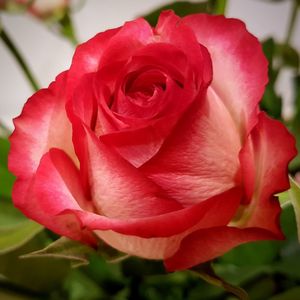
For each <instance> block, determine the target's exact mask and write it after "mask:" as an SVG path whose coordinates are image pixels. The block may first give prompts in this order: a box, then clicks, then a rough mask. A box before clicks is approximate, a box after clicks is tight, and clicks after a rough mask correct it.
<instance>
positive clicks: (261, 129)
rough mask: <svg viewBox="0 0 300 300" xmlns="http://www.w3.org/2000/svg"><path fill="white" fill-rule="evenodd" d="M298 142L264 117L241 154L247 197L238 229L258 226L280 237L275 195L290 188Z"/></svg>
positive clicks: (276, 123) (261, 114)
mask: <svg viewBox="0 0 300 300" xmlns="http://www.w3.org/2000/svg"><path fill="white" fill-rule="evenodd" d="M296 153H297V151H296V149H295V139H294V138H293V137H292V135H291V134H289V133H288V131H287V130H286V128H285V127H284V126H283V125H282V124H281V123H280V122H278V121H275V120H272V119H270V118H269V117H267V116H266V115H265V114H264V113H260V114H259V116H258V123H257V125H256V126H255V127H254V129H253V130H252V131H251V134H250V135H249V137H248V139H247V142H246V144H245V146H244V148H243V149H242V151H241V153H240V161H241V167H242V177H243V181H244V187H245V193H246V196H247V199H246V205H245V207H244V211H243V210H241V215H240V220H237V224H239V226H243V227H244V226H247V227H250V226H255V227H261V228H265V229H267V230H271V231H272V232H274V233H278V234H279V235H281V233H280V229H279V228H280V226H279V213H280V205H279V202H278V200H277V199H276V198H275V197H272V195H274V194H276V193H279V192H282V191H284V190H286V189H288V188H289V181H288V176H287V174H288V172H287V166H288V163H289V161H290V160H291V159H292V158H293V157H294V156H295V155H296Z"/></svg>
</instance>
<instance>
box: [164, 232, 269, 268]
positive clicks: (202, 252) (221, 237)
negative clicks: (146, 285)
mask: <svg viewBox="0 0 300 300" xmlns="http://www.w3.org/2000/svg"><path fill="white" fill-rule="evenodd" d="M273 238H274V236H273V235H272V234H271V233H270V232H268V231H266V230H263V229H260V228H247V229H238V228H234V227H225V226H223V227H216V228H208V229H202V230H197V231H195V232H193V233H191V234H189V235H187V236H186V237H185V238H184V239H183V240H182V241H181V244H180V247H179V249H178V251H177V252H176V253H175V254H174V255H173V256H171V257H170V258H167V259H166V260H165V266H166V268H167V270H168V271H177V270H184V269H188V268H191V267H193V266H195V265H198V264H201V263H204V262H207V261H210V260H212V259H214V258H216V257H218V256H221V255H223V254H224V253H225V252H227V251H229V250H230V249H232V248H233V247H235V246H238V245H240V244H243V243H246V242H251V241H258V240H267V239H273Z"/></svg>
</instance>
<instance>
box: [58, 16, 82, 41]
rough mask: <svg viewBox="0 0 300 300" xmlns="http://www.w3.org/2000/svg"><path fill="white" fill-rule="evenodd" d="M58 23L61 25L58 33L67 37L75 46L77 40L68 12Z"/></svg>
mask: <svg viewBox="0 0 300 300" xmlns="http://www.w3.org/2000/svg"><path fill="white" fill-rule="evenodd" d="M59 25H60V26H61V27H60V33H61V34H62V35H63V36H64V37H65V38H67V39H68V40H69V41H70V42H71V43H72V45H73V46H75V47H76V46H77V45H78V40H77V37H76V34H75V30H74V26H73V22H72V19H71V17H70V15H69V13H68V12H67V13H66V14H65V15H64V16H63V18H62V19H61V20H59Z"/></svg>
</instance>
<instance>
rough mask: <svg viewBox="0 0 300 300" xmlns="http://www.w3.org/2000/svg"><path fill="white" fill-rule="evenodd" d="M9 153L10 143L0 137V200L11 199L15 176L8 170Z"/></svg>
mask: <svg viewBox="0 0 300 300" xmlns="http://www.w3.org/2000/svg"><path fill="white" fill-rule="evenodd" d="M8 152H9V142H8V140H7V139H4V138H1V137H0V178H1V180H0V199H1V197H8V198H9V197H10V196H11V191H12V186H13V183H14V180H15V178H14V176H13V175H12V174H11V173H10V172H9V171H8V169H7V157H8Z"/></svg>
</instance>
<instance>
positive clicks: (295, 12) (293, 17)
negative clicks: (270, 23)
mask: <svg viewBox="0 0 300 300" xmlns="http://www.w3.org/2000/svg"><path fill="white" fill-rule="evenodd" d="M299 7H300V1H299V0H294V4H293V7H292V13H291V17H290V22H289V26H288V31H287V36H286V39H285V44H286V45H289V44H290V41H291V38H292V36H293V32H294V29H295V24H296V20H297V16H298V12H299Z"/></svg>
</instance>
